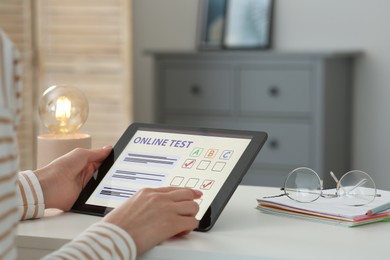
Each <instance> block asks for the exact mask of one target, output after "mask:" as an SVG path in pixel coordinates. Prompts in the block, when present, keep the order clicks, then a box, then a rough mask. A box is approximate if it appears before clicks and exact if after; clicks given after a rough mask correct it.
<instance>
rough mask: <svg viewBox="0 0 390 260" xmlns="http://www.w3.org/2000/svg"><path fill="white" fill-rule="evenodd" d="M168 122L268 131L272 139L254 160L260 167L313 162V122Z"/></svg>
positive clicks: (196, 119) (198, 119) (203, 119)
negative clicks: (311, 152)
mask: <svg viewBox="0 0 390 260" xmlns="http://www.w3.org/2000/svg"><path fill="white" fill-rule="evenodd" d="M165 123H168V124H180V125H189V126H199V127H214V128H227V129H241V130H253V131H264V132H267V133H268V140H267V142H266V143H265V144H264V147H263V148H262V149H261V151H260V153H259V156H258V157H257V158H256V160H255V162H254V164H256V166H257V167H261V166H267V167H288V168H290V167H298V166H309V167H310V166H311V160H310V151H311V146H310V143H311V142H310V136H311V133H310V129H311V125H310V123H309V122H285V121H278V120H272V121H265V120H264V121H262V120H261V119H256V121H251V120H249V119H245V120H242V119H238V120H237V119H235V120H234V119H228V118H213V117H191V118H186V117H184V116H183V117H181V116H179V117H167V118H166V121H165Z"/></svg>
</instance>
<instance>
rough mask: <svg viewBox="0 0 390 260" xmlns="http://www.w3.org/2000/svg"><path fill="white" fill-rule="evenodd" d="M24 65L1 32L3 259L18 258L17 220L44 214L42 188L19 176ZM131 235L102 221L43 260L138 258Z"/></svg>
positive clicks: (26, 173)
mask: <svg viewBox="0 0 390 260" xmlns="http://www.w3.org/2000/svg"><path fill="white" fill-rule="evenodd" d="M19 67H20V63H19V60H18V55H17V52H16V50H15V49H14V47H13V45H12V43H11V41H10V40H9V39H8V38H7V36H6V35H5V33H4V32H2V31H1V29H0V259H5V260H8V259H16V256H17V252H16V247H15V237H16V227H17V224H18V221H19V220H24V219H30V218H40V217H42V216H43V213H44V208H45V204H44V199H43V193H42V188H41V186H40V184H39V181H38V179H37V178H36V176H35V174H34V173H33V172H32V171H24V172H20V173H18V165H19V162H18V150H17V140H16V128H17V125H18V121H19V118H20V103H21V100H20V94H21V84H20V69H19ZM135 258H136V247H135V244H134V241H133V240H132V238H131V237H130V235H129V234H128V233H127V232H125V231H124V230H123V229H121V228H119V227H118V226H116V225H113V224H110V223H105V222H99V223H96V224H94V225H92V226H91V227H90V228H88V229H87V230H86V231H84V232H83V233H82V234H80V235H79V236H78V237H76V238H75V239H74V240H72V241H71V242H70V243H68V244H66V245H65V246H63V247H62V248H61V249H59V250H58V251H55V252H53V253H52V254H50V255H48V256H46V257H45V259H135Z"/></svg>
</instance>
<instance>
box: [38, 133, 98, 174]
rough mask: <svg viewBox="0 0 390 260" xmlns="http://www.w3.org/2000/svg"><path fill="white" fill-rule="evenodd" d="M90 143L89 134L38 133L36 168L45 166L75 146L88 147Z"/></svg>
mask: <svg viewBox="0 0 390 260" xmlns="http://www.w3.org/2000/svg"><path fill="white" fill-rule="evenodd" d="M91 143H92V140H91V136H90V135H88V134H71V135H63V136H61V135H55V134H42V135H39V136H38V138H37V168H41V167H43V166H46V165H47V164H49V163H50V162H51V161H53V160H54V159H57V158H58V157H60V156H62V155H64V154H66V153H68V152H70V151H72V150H73V149H75V148H77V147H80V148H86V149H90V148H91Z"/></svg>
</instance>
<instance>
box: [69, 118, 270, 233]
mask: <svg viewBox="0 0 390 260" xmlns="http://www.w3.org/2000/svg"><path fill="white" fill-rule="evenodd" d="M265 140H266V134H265V133H264V132H249V131H239V130H216V129H201V128H199V129H197V128H183V127H172V126H162V125H153V124H137V123H136V124H133V125H131V126H130V127H129V128H128V129H127V130H126V132H125V133H124V134H123V136H122V137H121V138H120V140H119V141H118V143H117V144H116V145H115V147H114V149H113V152H112V154H111V155H110V156H109V157H108V158H107V159H106V160H105V161H104V162H103V164H102V165H101V167H100V168H99V171H98V172H97V175H95V176H94V178H92V180H91V181H90V183H88V185H87V187H86V188H85V189H84V190H83V192H82V193H81V195H80V197H79V199H78V201H76V203H75V205H74V206H73V210H74V211H76V212H82V213H87V214H97V215H105V214H106V213H107V212H108V211H109V210H111V209H113V208H115V207H117V206H118V205H119V204H120V203H122V202H123V201H124V200H125V199H127V198H129V197H131V196H133V195H134V194H135V193H136V192H137V191H138V190H140V189H142V188H146V187H152V188H153V187H166V186H173V187H187V188H192V189H197V190H200V191H202V192H203V196H202V197H201V198H200V199H198V200H196V202H197V203H198V204H199V212H198V214H197V215H196V218H197V219H198V220H200V224H201V226H203V229H204V230H207V229H209V228H211V226H212V225H213V224H214V222H215V220H216V219H217V218H218V215H219V214H220V212H221V211H222V209H223V208H224V206H225V205H226V203H227V201H228V200H229V198H230V196H231V195H232V194H233V192H234V190H235V189H236V187H237V186H238V184H239V182H240V181H241V179H242V177H243V176H244V174H245V173H246V171H247V170H248V168H249V166H250V165H251V163H252V162H253V160H254V158H255V157H256V155H257V153H258V152H259V150H260V148H261V146H262V145H263V144H264V142H265ZM211 209H212V210H211ZM206 215H207V216H206Z"/></svg>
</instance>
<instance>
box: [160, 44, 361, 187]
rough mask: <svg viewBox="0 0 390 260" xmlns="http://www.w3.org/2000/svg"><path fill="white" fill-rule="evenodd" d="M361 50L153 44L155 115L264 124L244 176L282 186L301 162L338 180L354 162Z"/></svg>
mask: <svg viewBox="0 0 390 260" xmlns="http://www.w3.org/2000/svg"><path fill="white" fill-rule="evenodd" d="M356 56H357V54H356V53H354V52H351V53H346V52H345V53H337V52H318V53H314V52H313V53H289V52H262V51H237V52H229V51H219V52H218V51H215V52H201V53H199V52H188V53H184V52H183V53H177V52H155V53H153V57H154V61H155V63H154V64H155V71H154V72H155V77H154V80H155V90H156V91H155V93H156V96H155V104H156V111H155V113H156V114H155V115H156V121H157V122H159V123H168V124H176V125H191V126H202V127H215V128H231V129H246V130H260V131H265V132H267V133H268V135H269V138H268V141H267V142H266V144H265V146H264V148H263V149H262V151H261V152H260V154H259V156H258V158H257V159H256V160H255V162H254V163H253V165H252V167H251V169H250V170H249V172H248V173H247V175H246V176H245V178H244V180H243V184H249V185H262V186H277V187H281V186H282V185H283V184H284V179H285V177H286V176H287V174H288V173H289V172H290V171H291V170H292V169H294V168H296V167H300V166H306V167H311V168H313V169H314V170H315V171H317V172H318V174H319V175H320V177H321V178H322V179H323V180H324V186H325V187H333V186H334V184H335V183H334V181H333V180H332V179H331V177H330V175H329V171H331V170H332V171H334V172H335V173H336V175H338V176H340V175H342V174H343V173H345V172H346V171H348V170H349V168H350V139H351V127H350V126H351V91H352V66H353V59H354V58H355V57H356Z"/></svg>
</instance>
